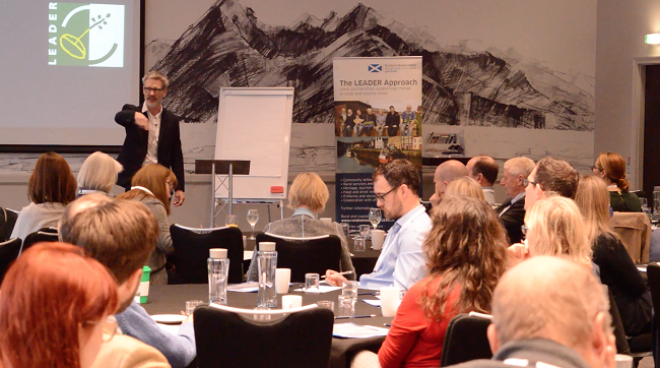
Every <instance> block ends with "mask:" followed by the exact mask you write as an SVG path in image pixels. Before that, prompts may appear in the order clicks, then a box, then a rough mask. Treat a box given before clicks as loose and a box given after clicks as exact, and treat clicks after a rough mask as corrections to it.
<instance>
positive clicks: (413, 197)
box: [326, 159, 431, 290]
mask: <svg viewBox="0 0 660 368" xmlns="http://www.w3.org/2000/svg"><path fill="white" fill-rule="evenodd" d="M373 179H374V195H375V196H376V205H377V206H378V207H379V208H380V209H381V210H382V211H383V214H384V215H385V218H387V219H391V220H396V222H395V223H394V225H393V226H392V227H391V228H390V230H389V232H388V233H387V237H386V238H385V242H384V244H383V249H382V251H381V254H380V257H378V261H377V262H376V266H375V267H374V271H373V272H372V273H369V274H364V275H362V276H360V287H361V288H364V289H376V290H377V289H380V288H382V287H385V286H392V285H394V286H396V287H398V288H399V289H402V290H408V288H410V287H411V286H412V285H414V284H415V283H416V282H418V281H420V280H421V279H422V278H424V275H425V273H426V265H425V264H426V259H425V257H424V254H423V252H422V243H423V242H424V240H425V239H426V235H427V234H428V232H429V230H431V219H430V218H429V216H428V215H427V214H426V210H425V208H424V206H422V204H421V203H420V200H419V192H418V191H419V187H420V175H419V172H418V171H417V170H416V169H415V166H414V165H413V164H412V163H411V162H410V161H408V160H403V159H400V160H394V161H392V162H391V163H389V164H387V165H385V166H381V167H379V168H378V169H376V171H375V172H374V174H373ZM326 280H327V281H328V283H330V284H332V285H341V284H342V283H343V282H344V281H346V278H345V277H344V276H342V275H341V274H339V273H338V272H337V271H334V270H327V271H326Z"/></svg>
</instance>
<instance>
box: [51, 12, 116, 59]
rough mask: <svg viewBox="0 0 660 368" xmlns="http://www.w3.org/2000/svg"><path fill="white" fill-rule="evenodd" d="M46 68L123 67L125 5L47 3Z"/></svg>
mask: <svg viewBox="0 0 660 368" xmlns="http://www.w3.org/2000/svg"><path fill="white" fill-rule="evenodd" d="M48 65H69V66H96V67H114V68H121V67H123V66H124V5H112V4H74V3H53V2H51V3H48Z"/></svg>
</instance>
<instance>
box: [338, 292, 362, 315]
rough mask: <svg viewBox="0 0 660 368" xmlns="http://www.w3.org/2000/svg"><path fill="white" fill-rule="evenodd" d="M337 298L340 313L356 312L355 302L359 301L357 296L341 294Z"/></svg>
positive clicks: (350, 313) (349, 313) (352, 313)
mask: <svg viewBox="0 0 660 368" xmlns="http://www.w3.org/2000/svg"><path fill="white" fill-rule="evenodd" d="M337 299H338V301H339V303H338V304H339V306H338V308H337V314H338V315H340V316H352V315H354V314H355V302H357V298H354V297H353V296H351V295H339V296H338V297H337Z"/></svg>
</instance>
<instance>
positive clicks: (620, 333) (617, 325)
mask: <svg viewBox="0 0 660 368" xmlns="http://www.w3.org/2000/svg"><path fill="white" fill-rule="evenodd" d="M607 294H608V296H609V298H610V316H612V328H613V331H612V332H613V333H614V337H615V338H616V352H617V354H630V345H628V338H627V337H626V331H625V330H624V329H623V320H622V319H621V314H619V307H618V306H617V305H616V302H615V301H614V297H613V296H612V291H610V290H609V289H608V290H607Z"/></svg>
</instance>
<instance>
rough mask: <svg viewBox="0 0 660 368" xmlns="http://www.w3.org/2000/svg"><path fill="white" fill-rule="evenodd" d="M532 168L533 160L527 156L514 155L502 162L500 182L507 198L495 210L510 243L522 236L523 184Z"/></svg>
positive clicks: (518, 241)
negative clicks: (502, 170) (502, 169)
mask: <svg viewBox="0 0 660 368" xmlns="http://www.w3.org/2000/svg"><path fill="white" fill-rule="evenodd" d="M533 170H534V161H532V160H531V159H529V158H527V157H515V158H512V159H510V160H508V161H507V162H505V163H504V175H503V176H502V180H501V181H500V184H501V185H502V186H503V187H504V190H505V191H506V195H507V196H508V197H509V200H508V201H506V202H504V203H502V205H501V206H499V207H498V208H497V209H496V210H495V212H496V213H497V216H498V217H499V218H500V222H501V223H502V225H504V228H505V229H506V232H507V235H508V236H509V242H510V244H514V243H520V242H521V241H522V238H523V234H522V225H523V224H524V223H525V186H524V185H523V179H527V177H528V176H529V174H531V173H532V171H533Z"/></svg>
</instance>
